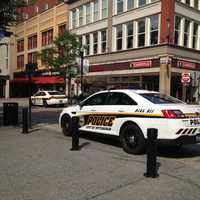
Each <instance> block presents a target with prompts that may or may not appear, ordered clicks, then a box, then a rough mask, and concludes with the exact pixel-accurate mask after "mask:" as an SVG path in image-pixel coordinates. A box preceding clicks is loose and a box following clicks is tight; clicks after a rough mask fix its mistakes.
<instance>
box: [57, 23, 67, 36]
mask: <svg viewBox="0 0 200 200" xmlns="http://www.w3.org/2000/svg"><path fill="white" fill-rule="evenodd" d="M65 31H66V24H63V25H60V26H59V27H58V35H59V36H61V35H63V33H64V32H65Z"/></svg>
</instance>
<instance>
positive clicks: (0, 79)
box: [0, 75, 9, 98]
mask: <svg viewBox="0 0 200 200" xmlns="http://www.w3.org/2000/svg"><path fill="white" fill-rule="evenodd" d="M8 82H9V76H2V75H0V98H5V97H6V90H8V89H6V88H7V87H8V84H9V83H8ZM8 91H9V90H8ZM8 91H7V92H8ZM8 93H9V92H8ZM7 96H9V94H7Z"/></svg>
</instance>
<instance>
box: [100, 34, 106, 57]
mask: <svg viewBox="0 0 200 200" xmlns="http://www.w3.org/2000/svg"><path fill="white" fill-rule="evenodd" d="M106 48H107V31H106V30H103V31H101V53H105V52H106Z"/></svg>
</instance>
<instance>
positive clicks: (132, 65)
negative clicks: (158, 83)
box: [130, 60, 152, 69]
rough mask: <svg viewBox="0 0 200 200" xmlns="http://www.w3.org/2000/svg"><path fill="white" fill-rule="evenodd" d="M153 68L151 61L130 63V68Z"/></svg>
mask: <svg viewBox="0 0 200 200" xmlns="http://www.w3.org/2000/svg"><path fill="white" fill-rule="evenodd" d="M151 66H152V62H151V60H148V61H135V62H131V63H130V68H134V69H138V68H141V69H142V68H149V67H151Z"/></svg>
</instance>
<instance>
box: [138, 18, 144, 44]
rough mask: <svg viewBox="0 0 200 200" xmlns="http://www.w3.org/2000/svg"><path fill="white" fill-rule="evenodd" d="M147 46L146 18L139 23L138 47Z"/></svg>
mask: <svg viewBox="0 0 200 200" xmlns="http://www.w3.org/2000/svg"><path fill="white" fill-rule="evenodd" d="M144 45H145V18H143V19H140V20H139V21H138V47H143V46H144Z"/></svg>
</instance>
